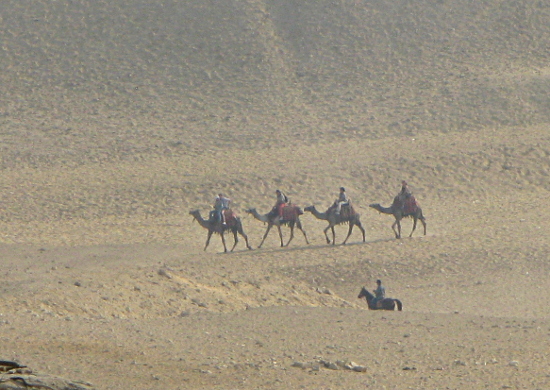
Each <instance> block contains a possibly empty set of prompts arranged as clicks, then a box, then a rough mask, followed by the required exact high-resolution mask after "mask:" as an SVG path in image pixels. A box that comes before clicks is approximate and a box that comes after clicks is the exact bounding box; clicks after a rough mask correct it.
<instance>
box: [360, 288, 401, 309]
mask: <svg viewBox="0 0 550 390" xmlns="http://www.w3.org/2000/svg"><path fill="white" fill-rule="evenodd" d="M357 298H359V299H360V298H365V299H366V300H367V304H368V305H369V310H395V306H396V304H397V310H399V311H401V310H403V304H402V303H401V301H400V300H399V299H395V298H384V299H382V300H381V301H379V303H380V307H378V306H376V307H374V306H372V304H371V302H372V300H373V299H374V295H372V294H371V293H370V292H369V290H367V288H366V287H363V288H362V289H361V292H360V293H359V295H358V296H357Z"/></svg>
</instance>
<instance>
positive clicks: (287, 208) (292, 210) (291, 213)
mask: <svg viewBox="0 0 550 390" xmlns="http://www.w3.org/2000/svg"><path fill="white" fill-rule="evenodd" d="M303 213H304V210H302V209H301V208H300V207H298V206H296V205H293V204H290V203H286V204H285V205H283V213H282V214H283V221H292V220H295V219H296V218H298V216H300V215H302V214H303ZM269 214H270V218H275V217H276V216H278V215H279V213H278V211H277V206H275V207H273V209H272V210H271V212H270V213H269Z"/></svg>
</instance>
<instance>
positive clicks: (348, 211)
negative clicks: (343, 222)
mask: <svg viewBox="0 0 550 390" xmlns="http://www.w3.org/2000/svg"><path fill="white" fill-rule="evenodd" d="M335 212H336V205H335V204H333V205H332V206H330V207H329V208H328V209H327V214H331V213H335ZM356 215H357V212H356V211H355V209H354V208H353V205H352V204H343V205H342V208H341V209H340V216H341V217H342V218H352V217H355V216H356Z"/></svg>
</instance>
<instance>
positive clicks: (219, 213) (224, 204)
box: [214, 192, 231, 225]
mask: <svg viewBox="0 0 550 390" xmlns="http://www.w3.org/2000/svg"><path fill="white" fill-rule="evenodd" d="M229 203H231V199H229V198H227V197H225V196H223V194H222V193H221V192H220V193H219V194H218V196H217V197H216V199H215V200H214V213H215V217H216V222H221V223H222V225H225V224H226V222H225V215H224V210H227V209H229Z"/></svg>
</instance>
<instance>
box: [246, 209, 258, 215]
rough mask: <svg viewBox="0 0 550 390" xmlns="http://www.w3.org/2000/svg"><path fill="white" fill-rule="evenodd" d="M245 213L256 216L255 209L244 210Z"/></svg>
mask: <svg viewBox="0 0 550 390" xmlns="http://www.w3.org/2000/svg"><path fill="white" fill-rule="evenodd" d="M244 212H245V213H248V214H254V213H256V209H255V208H251V209H246V210H244Z"/></svg>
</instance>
